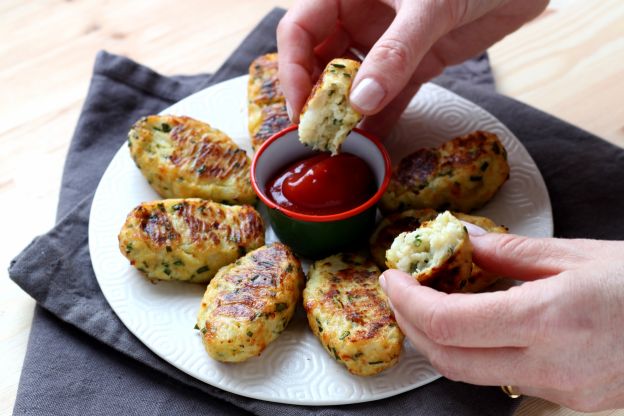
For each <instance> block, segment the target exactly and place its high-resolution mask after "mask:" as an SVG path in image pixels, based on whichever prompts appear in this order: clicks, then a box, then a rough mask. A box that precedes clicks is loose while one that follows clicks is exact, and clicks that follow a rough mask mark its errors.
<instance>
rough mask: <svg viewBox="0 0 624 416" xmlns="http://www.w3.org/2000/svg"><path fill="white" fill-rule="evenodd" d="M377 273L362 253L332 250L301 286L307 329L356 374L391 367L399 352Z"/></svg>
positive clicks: (397, 332)
mask: <svg viewBox="0 0 624 416" xmlns="http://www.w3.org/2000/svg"><path fill="white" fill-rule="evenodd" d="M379 274H380V271H379V269H378V268H377V267H376V266H375V264H374V263H373V262H371V261H370V260H367V259H366V258H365V257H363V256H359V255H354V254H336V255H333V256H330V257H327V258H325V259H322V260H318V261H316V262H315V263H314V264H313V265H312V266H311V267H310V270H309V272H308V281H307V284H306V288H305V289H304V291H303V304H304V308H305V310H306V314H307V316H308V323H309V325H310V328H311V329H312V332H313V333H314V335H316V337H317V338H318V339H319V340H320V341H321V344H322V345H323V347H324V348H325V350H326V351H327V352H328V353H329V354H330V356H331V357H332V358H334V359H335V360H337V361H338V362H340V363H342V364H343V365H344V366H345V367H346V368H347V370H348V371H349V372H351V373H352V374H356V375H361V376H370V375H374V374H377V373H379V372H381V371H383V370H385V369H387V368H390V367H392V366H393V365H395V364H396V363H397V361H398V358H399V355H400V352H401V347H402V342H403V338H404V337H403V334H402V333H401V331H400V329H399V328H398V326H397V323H396V320H395V319H394V315H393V313H392V310H391V309H390V307H389V306H388V303H387V298H386V296H385V294H384V293H383V291H382V290H381V287H380V286H379V281H378V278H379Z"/></svg>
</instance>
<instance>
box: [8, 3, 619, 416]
mask: <svg viewBox="0 0 624 416" xmlns="http://www.w3.org/2000/svg"><path fill="white" fill-rule="evenodd" d="M291 3H292V0H236V1H230V2H227V6H224V3H223V2H221V1H217V0H201V1H200V0H187V1H185V2H173V1H166V0H135V1H132V2H124V1H121V0H108V1H98V0H73V1H72V0H67V1H61V0H40V1H28V2H27V1H22V0H4V1H3V2H0V37H1V38H2V39H3V42H2V43H1V44H0V86H2V99H0V125H2V126H3V128H2V130H0V146H1V150H2V151H1V152H0V196H1V200H2V201H3V202H4V203H3V204H0V218H2V219H3V223H2V226H3V230H4V235H5V238H3V239H2V240H1V243H0V244H1V246H0V248H1V250H0V264H2V265H4V266H5V267H3V268H2V271H1V272H0V273H1V277H2V279H0V334H1V335H0V340H1V342H0V356H1V357H2V360H1V361H0V374H2V375H3V377H1V378H0V415H9V414H11V411H12V408H13V403H14V401H15V395H16V392H17V385H18V380H19V375H20V371H21V366H22V362H23V358H24V354H25V351H26V344H27V340H28V333H29V330H30V322H31V320H32V314H33V308H34V301H33V300H32V299H31V298H30V297H29V296H28V295H26V294H25V293H24V292H23V291H21V289H19V288H18V287H17V286H16V285H15V284H14V283H13V282H11V281H10V280H9V278H8V276H7V273H6V271H5V270H6V266H8V264H9V262H10V260H11V259H12V258H13V257H14V256H15V255H16V254H17V253H18V252H19V251H21V250H22V248H23V247H25V246H26V245H27V244H28V243H29V242H30V241H31V240H32V238H33V237H34V236H36V235H38V234H41V233H44V232H46V231H47V230H48V229H49V228H50V227H51V226H52V225H53V224H54V218H55V210H56V204H57V202H58V191H59V185H60V178H61V172H62V168H63V161H64V158H65V154H66V152H67V148H68V145H69V142H70V139H71V136H72V131H73V128H74V126H75V125H76V122H77V119H78V115H79V113H80V107H81V105H82V102H83V99H84V96H85V94H86V92H87V88H88V83H89V78H90V75H91V68H92V65H93V61H94V58H95V54H96V52H97V51H98V50H100V49H106V50H108V51H110V52H113V53H118V54H124V55H127V56H129V57H130V58H132V59H134V60H137V61H139V62H141V63H143V64H145V65H147V66H150V67H152V68H154V69H155V70H156V71H158V72H161V73H163V74H185V73H186V74H193V73H199V72H210V71H214V70H215V69H217V68H218V67H219V65H220V64H221V63H222V62H223V61H224V59H225V58H226V57H227V56H228V55H229V54H230V53H231V51H232V50H233V49H234V48H235V47H236V46H237V45H238V43H239V42H240V41H241V40H242V39H243V37H244V36H245V35H246V34H247V33H248V31H249V30H250V29H251V28H252V27H253V26H254V25H255V24H256V23H257V21H258V20H259V19H260V18H261V17H262V16H263V15H264V14H266V13H267V12H268V11H269V10H270V9H271V8H272V7H274V6H282V7H288V6H289V5H290V4H291ZM558 3H564V6H562V7H561V8H559V9H557V10H550V11H549V12H547V13H545V14H544V15H543V16H542V17H540V18H539V19H538V20H537V21H535V22H533V23H530V24H528V25H527V26H526V27H525V28H523V29H522V30H521V31H519V32H517V33H515V34H513V35H510V36H509V37H507V38H506V39H505V40H503V41H502V42H501V43H499V44H498V45H496V46H495V47H493V48H492V50H491V57H492V63H493V67H494V70H495V75H496V81H497V83H498V86H499V89H500V91H502V92H503V93H505V94H508V95H510V96H512V97H515V98H517V99H519V100H521V101H524V102H527V103H529V104H531V105H533V106H535V107H538V108H540V109H543V110H544V111H547V112H550V113H552V114H555V115H557V116H559V117H561V118H563V119H565V120H568V121H569V122H571V123H573V124H576V125H578V126H581V127H583V128H585V129H587V130H589V131H591V132H594V133H596V134H598V135H599V136H601V137H603V138H605V139H607V140H610V141H611V142H613V143H617V144H619V145H624V106H622V105H621V97H622V96H624V80H623V79H622V78H623V77H622V73H623V69H624V37H623V36H622V25H621V22H622V21H624V3H622V2H621V1H619V0H604V1H596V0H594V1H580V0H578V1H560V2H558ZM11 201H20V204H19V209H17V208H15V207H14V206H13V205H12V204H11V203H10V202H11ZM599 414H600V415H605V416H606V415H620V416H622V415H624V410H621V411H613V412H602V413H599ZM517 415H579V413H576V412H572V411H570V410H569V409H565V408H562V407H560V406H557V405H554V404H550V403H548V402H545V401H543V400H539V399H528V400H525V401H524V402H523V403H522V405H521V406H520V409H519V410H518V411H517Z"/></svg>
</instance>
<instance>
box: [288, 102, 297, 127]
mask: <svg viewBox="0 0 624 416" xmlns="http://www.w3.org/2000/svg"><path fill="white" fill-rule="evenodd" d="M286 113H287V114H288V118H289V119H290V122H291V123H294V122H295V120H293V111H292V108H291V107H290V103H289V102H288V101H286Z"/></svg>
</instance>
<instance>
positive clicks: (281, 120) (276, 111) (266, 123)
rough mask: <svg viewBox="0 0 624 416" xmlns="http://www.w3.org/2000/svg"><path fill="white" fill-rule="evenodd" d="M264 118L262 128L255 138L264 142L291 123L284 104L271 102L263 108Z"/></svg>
mask: <svg viewBox="0 0 624 416" xmlns="http://www.w3.org/2000/svg"><path fill="white" fill-rule="evenodd" d="M262 120H263V121H262V124H261V125H260V129H259V130H258V131H257V132H256V133H255V135H254V137H255V139H256V140H258V141H260V142H264V141H265V140H267V139H268V138H269V137H271V136H273V135H274V134H275V133H277V132H278V131H281V130H284V129H285V128H286V127H288V126H290V124H291V123H290V118H288V113H286V112H285V111H284V105H283V104H270V105H267V106H266V107H264V108H262Z"/></svg>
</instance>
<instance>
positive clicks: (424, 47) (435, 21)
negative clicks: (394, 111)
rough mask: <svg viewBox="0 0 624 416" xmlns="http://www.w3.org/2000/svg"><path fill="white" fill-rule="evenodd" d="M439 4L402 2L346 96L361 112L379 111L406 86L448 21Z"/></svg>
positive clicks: (365, 113) (370, 113) (369, 113)
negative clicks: (348, 94)
mask: <svg viewBox="0 0 624 416" xmlns="http://www.w3.org/2000/svg"><path fill="white" fill-rule="evenodd" d="M439 3H440V2H420V1H407V2H401V5H400V6H399V8H398V10H397V13H396V17H395V19H394V21H393V22H392V24H390V26H389V27H388V29H387V30H386V32H385V33H384V34H383V35H382V36H381V37H380V38H379V40H377V42H375V44H374V45H373V47H372V48H371V50H370V51H369V52H368V54H367V56H366V58H365V59H364V61H363V62H362V66H361V67H360V69H359V71H358V74H357V76H356V78H355V80H354V82H353V88H352V90H351V95H350V97H349V99H350V103H351V104H352V105H353V107H355V109H356V110H358V111H359V112H360V113H362V114H364V115H372V114H376V113H378V112H379V111H380V110H381V109H383V108H384V107H385V106H386V105H388V103H390V102H391V101H392V100H394V99H395V98H396V97H397V96H398V95H399V93H400V92H401V91H403V89H404V87H405V86H406V85H408V83H409V81H410V79H411V78H412V75H413V74H414V72H415V70H416V68H417V66H418V64H419V63H420V61H421V60H422V58H423V56H424V55H425V54H426V53H427V52H428V51H429V49H430V48H431V45H433V44H434V43H435V41H436V40H437V39H439V38H440V37H441V36H442V35H443V33H444V30H445V26H447V25H446V24H445V22H448V21H449V17H448V16H447V15H446V14H445V13H444V11H443V8H442V7H440V6H439V5H438V4H439ZM414 92H415V91H414Z"/></svg>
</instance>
